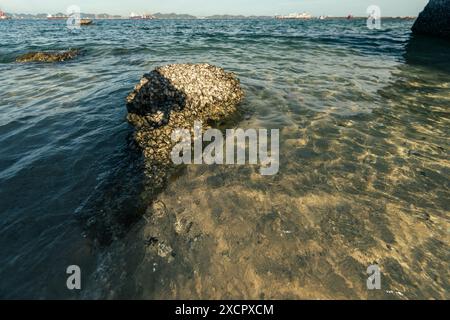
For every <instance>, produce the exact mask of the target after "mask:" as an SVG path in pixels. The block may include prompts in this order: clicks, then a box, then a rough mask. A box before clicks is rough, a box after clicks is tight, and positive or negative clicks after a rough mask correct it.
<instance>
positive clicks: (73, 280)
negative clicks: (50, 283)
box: [66, 265, 81, 290]
mask: <svg viewBox="0 0 450 320" xmlns="http://www.w3.org/2000/svg"><path fill="white" fill-rule="evenodd" d="M66 273H67V274H69V275H70V276H69V277H68V278H67V281H66V286H67V289H69V290H81V268H80V267H79V266H77V265H71V266H68V267H67V269H66Z"/></svg>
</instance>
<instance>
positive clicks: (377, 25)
mask: <svg viewBox="0 0 450 320" xmlns="http://www.w3.org/2000/svg"><path fill="white" fill-rule="evenodd" d="M367 14H368V15H369V17H368V18H367V28H369V29H378V30H379V29H381V8H380V7H379V6H377V5H371V6H369V7H368V8H367Z"/></svg>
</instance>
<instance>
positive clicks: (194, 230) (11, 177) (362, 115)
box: [0, 20, 450, 299]
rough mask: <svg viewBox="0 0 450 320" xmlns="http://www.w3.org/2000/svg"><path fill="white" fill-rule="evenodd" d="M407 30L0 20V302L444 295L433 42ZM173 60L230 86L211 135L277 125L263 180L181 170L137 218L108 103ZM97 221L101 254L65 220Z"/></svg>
mask: <svg viewBox="0 0 450 320" xmlns="http://www.w3.org/2000/svg"><path fill="white" fill-rule="evenodd" d="M411 25H412V22H411V21H403V20H385V21H383V29H382V30H375V31H373V30H369V29H367V28H366V26H365V21H364V20H352V21H347V20H326V21H276V20H253V21H249V20H242V21H202V20H199V21H96V22H95V25H94V26H92V27H87V28H84V29H82V30H81V31H79V32H76V33H71V32H69V30H67V29H66V28H65V27H64V26H65V25H64V22H61V21H2V22H1V23H0V41H1V44H2V45H1V47H0V72H1V74H2V75H3V76H2V77H0V213H1V219H0V246H1V251H0V266H1V267H0V278H1V279H2V281H1V283H0V297H3V298H23V297H27V298H93V297H95V298H98V297H102V298H130V297H134V298H256V299H258V298H269V299H270V298H367V297H368V298H394V299H396V298H446V299H448V298H449V297H450V295H449V288H450V285H449V282H448V279H449V274H448V270H450V268H449V261H450V259H449V258H450V257H449V242H450V241H449V232H450V223H449V212H450V205H449V204H450V201H449V200H450V194H449V188H450V179H449V178H450V171H449V168H450V161H449V142H450V141H449V125H450V119H449V107H450V81H449V79H450V62H449V61H450V60H449V58H450V44H448V43H445V42H443V41H440V40H431V39H420V38H419V39H418V38H411V35H410V31H409V30H410V27H411ZM69 48H80V49H83V53H82V55H81V56H79V57H77V58H76V59H75V60H73V61H70V62H65V63H61V64H18V63H15V62H14V60H15V58H16V57H17V56H18V55H20V54H22V53H26V52H28V51H36V50H66V49H69ZM175 62H209V63H212V64H216V65H219V66H222V67H224V68H225V69H227V70H230V71H234V72H235V73H237V75H238V76H239V78H240V79H241V82H242V85H243V88H244V90H245V92H246V98H245V101H244V103H243V105H242V110H243V111H244V113H245V114H246V116H245V117H243V118H242V120H241V121H240V122H238V123H233V124H229V125H232V126H236V127H240V128H268V129H271V128H279V129H280V131H281V136H280V147H281V154H280V161H281V166H280V172H279V174H278V175H276V176H273V177H263V176H260V175H259V171H258V168H257V167H253V166H203V165H202V166H188V167H186V168H183V170H181V171H180V172H179V174H177V176H176V177H173V179H171V182H170V184H169V185H168V186H167V189H166V190H165V191H163V192H162V193H161V194H160V195H159V196H158V199H157V200H156V201H155V202H153V203H142V200H141V199H143V197H142V196H141V194H140V193H141V192H142V190H141V189H140V180H141V177H140V175H139V173H140V171H139V166H137V165H135V163H134V161H135V159H134V156H133V155H132V151H131V150H129V148H128V139H129V135H130V134H131V133H132V128H131V127H130V126H129V125H128V124H127V123H126V120H125V116H126V108H125V103H124V100H125V97H126V96H127V94H128V93H129V92H130V91H131V90H132V88H133V86H134V84H135V83H137V82H138V80H139V78H140V76H141V75H142V74H144V73H145V72H147V71H149V70H151V69H153V68H154V67H156V66H158V65H163V64H167V63H175ZM99 214H100V215H105V216H108V217H109V216H112V217H114V219H113V222H114V223H115V224H117V225H118V226H115V227H117V228H118V229H120V231H121V232H120V233H119V234H118V235H117V236H116V237H115V238H114V239H112V241H110V242H108V243H107V244H106V245H105V244H104V243H101V244H99V241H98V239H96V236H95V235H94V236H92V235H91V234H90V235H88V234H86V233H85V232H84V230H85V227H86V225H85V224H86V223H89V221H87V222H86V219H80V218H79V217H80V216H87V217H90V216H96V215H99ZM100 242H101V241H100ZM374 263H377V264H379V265H380V267H381V272H382V277H383V278H382V279H383V280H382V281H383V287H382V290H380V291H375V292H373V291H370V292H369V291H367V289H366V279H367V275H366V269H367V267H368V266H369V265H371V264H374ZM72 264H76V265H79V266H80V267H81V269H82V276H83V277H82V279H83V290H82V291H81V292H77V293H73V292H70V291H68V290H67V289H66V274H65V268H66V267H67V266H68V265H72Z"/></svg>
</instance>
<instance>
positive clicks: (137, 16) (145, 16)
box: [130, 12, 155, 20]
mask: <svg viewBox="0 0 450 320" xmlns="http://www.w3.org/2000/svg"><path fill="white" fill-rule="evenodd" d="M130 19H132V20H151V19H155V17H154V16H152V15H151V14H146V13H144V14H136V13H134V12H132V13H131V14H130Z"/></svg>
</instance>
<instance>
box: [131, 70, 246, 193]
mask: <svg viewBox="0 0 450 320" xmlns="http://www.w3.org/2000/svg"><path fill="white" fill-rule="evenodd" d="M243 96H244V93H243V91H242V89H241V86H240V83H239V80H238V79H237V78H236V76H235V75H234V74H233V73H229V72H225V71H224V70H223V69H222V68H219V67H215V66H212V65H209V64H173V65H167V66H164V67H159V68H156V69H155V70H153V71H152V72H150V73H148V74H145V75H144V76H143V78H142V79H141V81H140V83H139V84H138V85H136V87H135V89H134V91H133V92H132V93H130V95H129V96H128V97H127V109H128V121H129V122H130V123H131V124H133V125H134V126H135V128H136V132H135V135H134V140H135V142H136V143H137V145H138V146H139V147H140V149H141V150H142V152H143V154H144V158H145V168H146V170H145V171H146V176H147V177H148V178H149V182H150V183H151V185H152V188H153V189H158V188H160V187H163V185H164V182H165V179H166V178H167V175H168V172H169V170H170V168H171V167H172V162H171V158H170V153H171V150H172V148H173V145H174V143H173V142H172V141H171V134H172V132H173V130H176V129H192V128H193V126H194V121H201V122H203V123H204V124H206V123H207V122H211V121H218V120H222V119H224V118H227V117H229V116H230V115H232V114H233V113H234V112H235V111H236V107H237V105H238V104H239V102H241V100H242V98H243Z"/></svg>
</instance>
